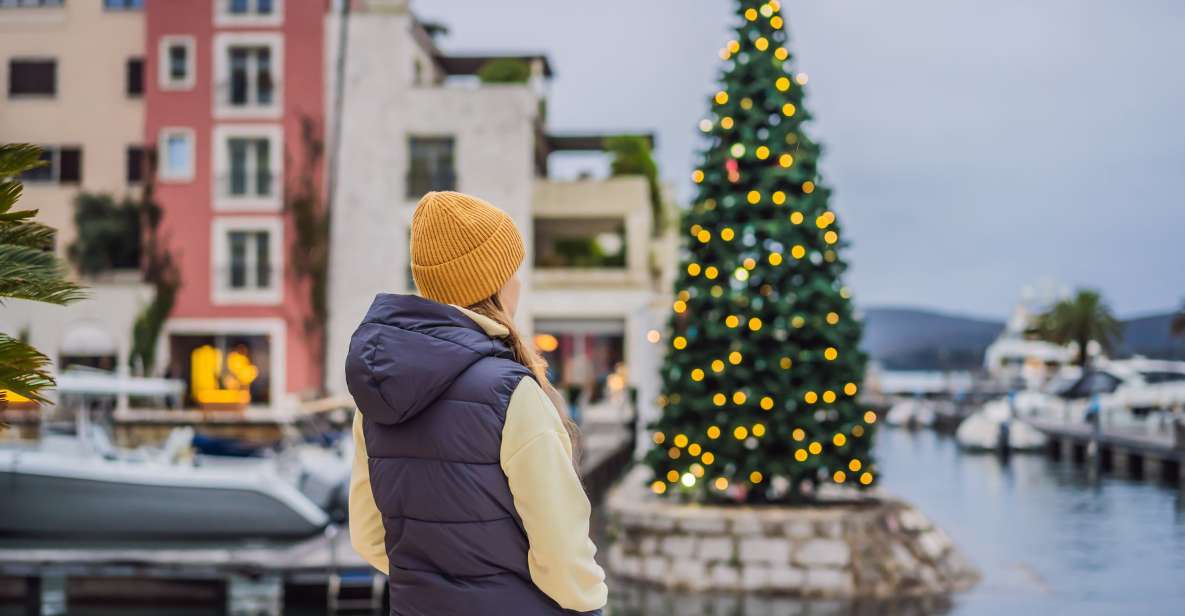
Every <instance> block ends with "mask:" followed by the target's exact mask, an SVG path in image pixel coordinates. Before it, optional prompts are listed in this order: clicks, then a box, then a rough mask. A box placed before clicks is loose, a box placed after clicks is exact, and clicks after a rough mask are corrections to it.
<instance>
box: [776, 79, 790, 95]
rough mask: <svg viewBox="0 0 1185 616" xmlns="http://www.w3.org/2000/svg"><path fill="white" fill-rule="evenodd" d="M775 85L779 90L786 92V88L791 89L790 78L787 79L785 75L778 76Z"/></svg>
mask: <svg viewBox="0 0 1185 616" xmlns="http://www.w3.org/2000/svg"><path fill="white" fill-rule="evenodd" d="M774 87H776V88H777V89H778V91H779V92H785V91H786V90H789V89H790V80H789V79H786V78H785V77H778V80H777V81H775V82H774Z"/></svg>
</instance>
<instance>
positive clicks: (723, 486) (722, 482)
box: [712, 477, 728, 490]
mask: <svg viewBox="0 0 1185 616" xmlns="http://www.w3.org/2000/svg"><path fill="white" fill-rule="evenodd" d="M712 485H713V486H715V487H716V489H717V490H727V489H728V480H727V479H725V478H723V477H717V478H716V481H715V482H713V484H712Z"/></svg>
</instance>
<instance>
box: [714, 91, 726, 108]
mask: <svg viewBox="0 0 1185 616" xmlns="http://www.w3.org/2000/svg"><path fill="white" fill-rule="evenodd" d="M727 102H728V92H725V91H724V90H721V91H719V92H717V93H716V104H717V105H723V104H725V103H727Z"/></svg>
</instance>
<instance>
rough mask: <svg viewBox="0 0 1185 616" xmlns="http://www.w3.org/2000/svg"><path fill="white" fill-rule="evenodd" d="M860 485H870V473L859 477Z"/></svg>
mask: <svg viewBox="0 0 1185 616" xmlns="http://www.w3.org/2000/svg"><path fill="white" fill-rule="evenodd" d="M860 483H861V484H863V485H868V484H870V483H872V473H862V474H861V475H860Z"/></svg>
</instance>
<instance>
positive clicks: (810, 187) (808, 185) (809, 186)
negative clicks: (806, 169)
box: [802, 180, 815, 195]
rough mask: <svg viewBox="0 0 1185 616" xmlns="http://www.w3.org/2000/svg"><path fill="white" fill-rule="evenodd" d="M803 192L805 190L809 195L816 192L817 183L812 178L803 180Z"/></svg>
mask: <svg viewBox="0 0 1185 616" xmlns="http://www.w3.org/2000/svg"><path fill="white" fill-rule="evenodd" d="M802 192H804V193H806V194H808V195H809V194H811V193H813V192H815V183H814V182H812V181H810V180H807V181H805V182H803V183H802Z"/></svg>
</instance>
